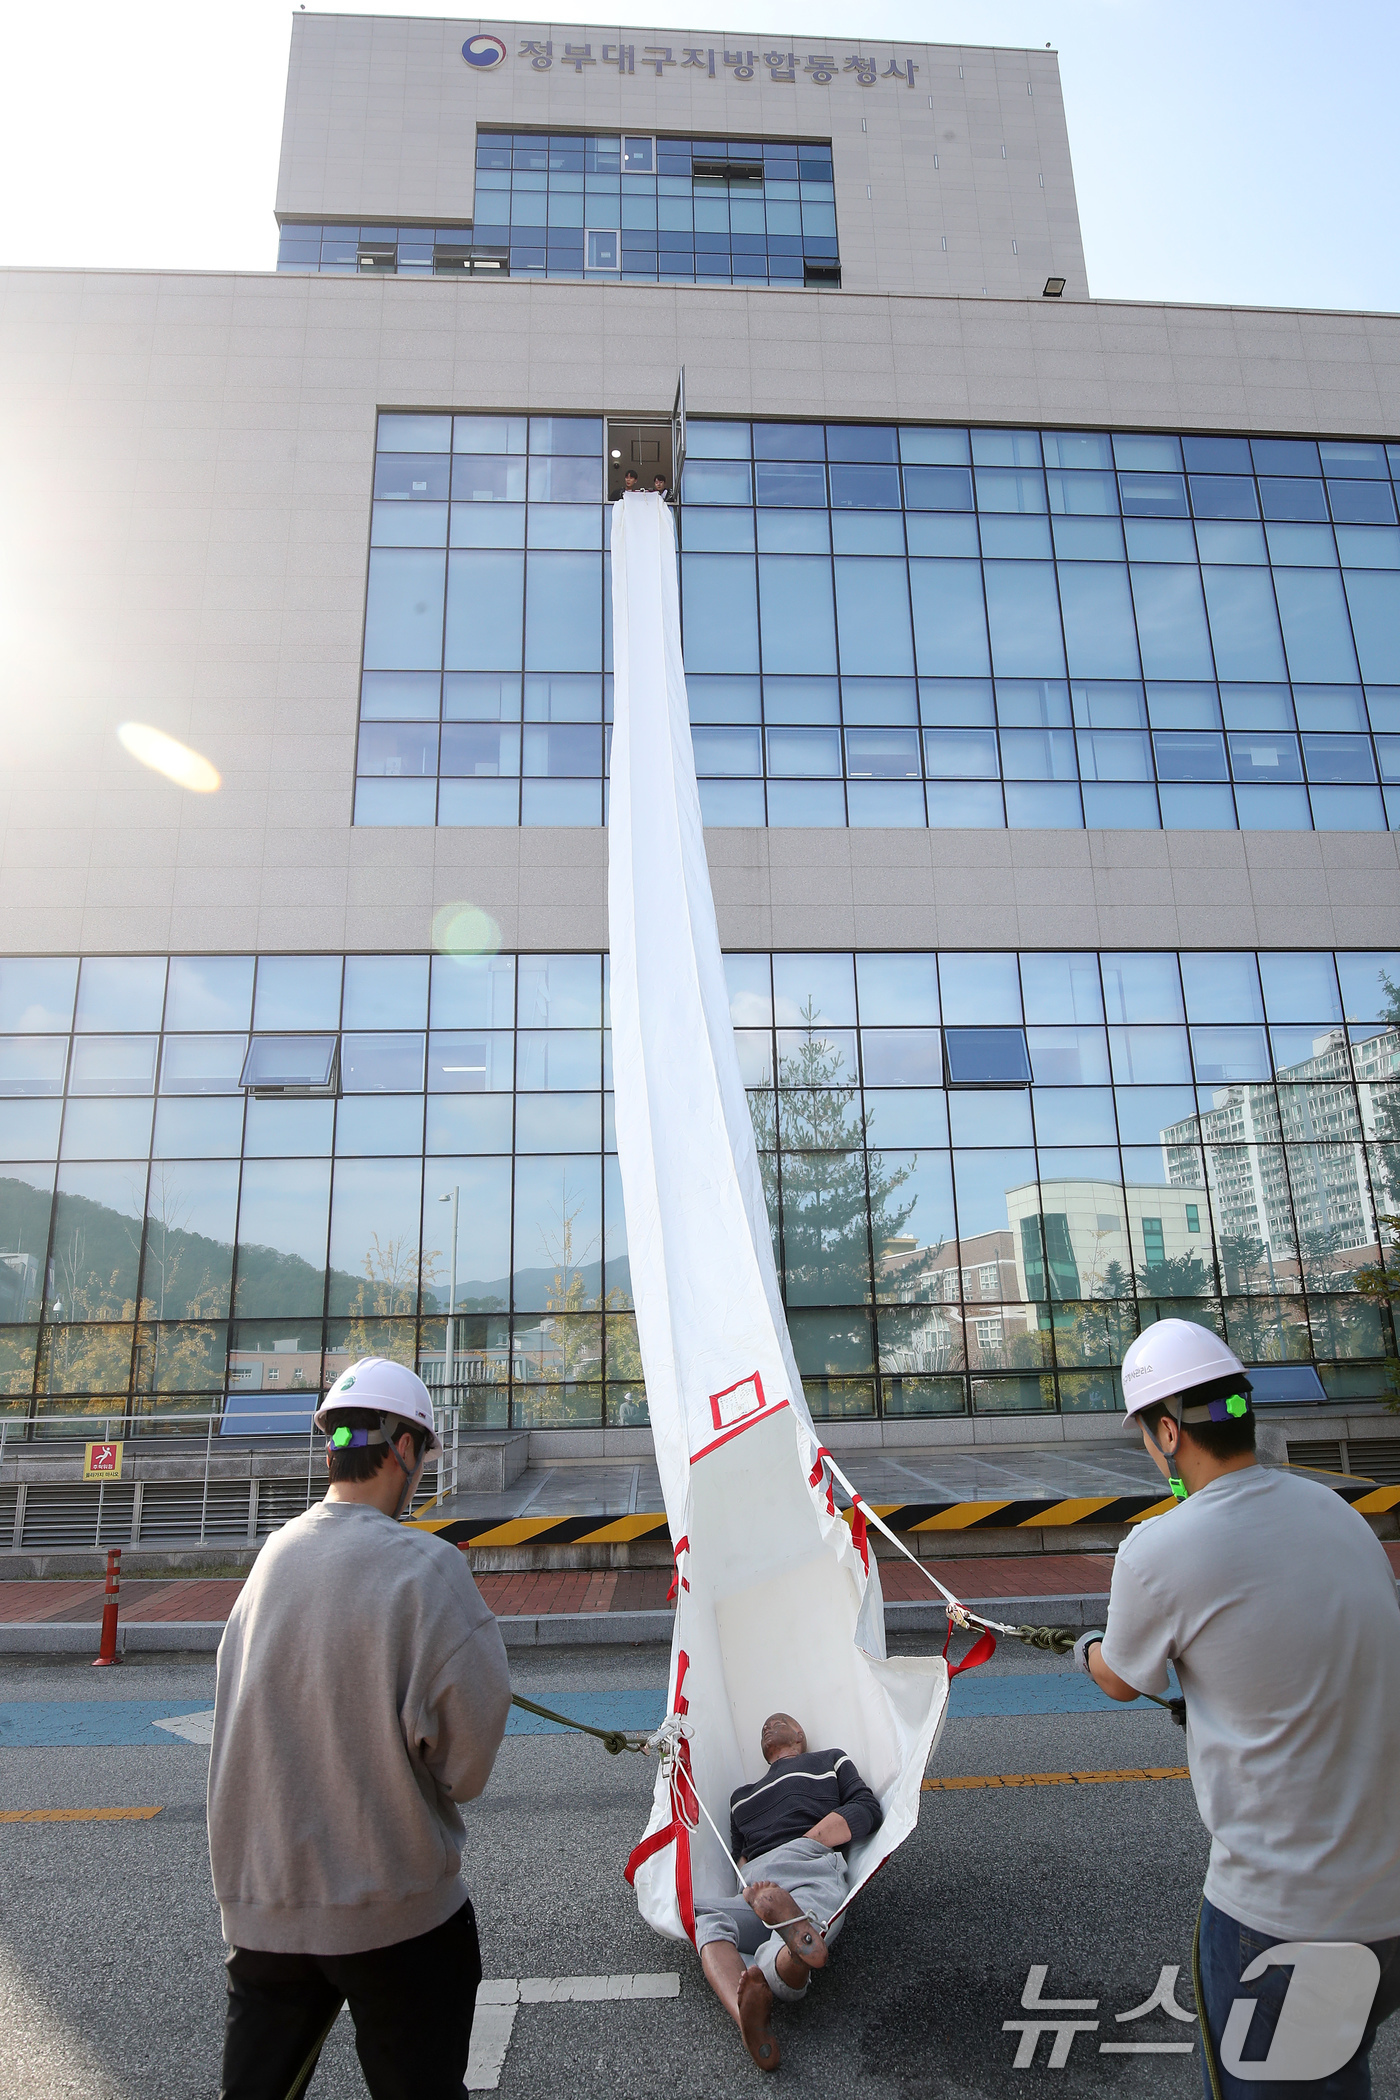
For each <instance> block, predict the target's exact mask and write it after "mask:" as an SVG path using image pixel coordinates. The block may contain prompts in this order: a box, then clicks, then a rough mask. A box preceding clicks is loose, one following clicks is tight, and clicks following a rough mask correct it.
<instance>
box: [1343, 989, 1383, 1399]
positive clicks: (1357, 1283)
mask: <svg viewBox="0 0 1400 2100" xmlns="http://www.w3.org/2000/svg"><path fill="white" fill-rule="evenodd" d="M1387 988H1388V989H1389V988H1390V987H1389V985H1388V981H1387ZM1376 1230H1377V1233H1378V1234H1379V1236H1380V1243H1381V1258H1380V1260H1379V1261H1378V1262H1375V1263H1372V1264H1371V1265H1370V1266H1368V1267H1366V1268H1362V1269H1358V1270H1357V1271H1356V1272H1355V1274H1354V1275H1353V1277H1352V1279H1351V1288H1352V1290H1353V1291H1354V1292H1356V1293H1357V1295H1358V1297H1359V1298H1361V1299H1362V1300H1363V1301H1364V1302H1365V1304H1366V1306H1367V1308H1368V1310H1369V1309H1370V1308H1372V1307H1374V1308H1375V1311H1376V1312H1378V1313H1379V1314H1380V1316H1381V1341H1382V1345H1383V1347H1384V1350H1385V1382H1386V1386H1387V1388H1388V1390H1387V1393H1386V1406H1387V1407H1388V1408H1389V1409H1390V1411H1391V1413H1392V1414H1400V1365H1397V1363H1396V1360H1395V1355H1394V1342H1393V1338H1394V1333H1395V1325H1394V1322H1395V1301H1396V1298H1397V1297H1400V1282H1398V1281H1397V1278H1400V1215H1396V1214H1395V1213H1394V1212H1392V1211H1379V1212H1378V1213H1377V1215H1376ZM1339 1302H1344V1301H1338V1300H1336V1299H1334V1300H1332V1303H1331V1306H1330V1308H1329V1310H1331V1311H1332V1312H1333V1313H1334V1316H1335V1311H1336V1308H1337V1306H1338V1304H1339Z"/></svg>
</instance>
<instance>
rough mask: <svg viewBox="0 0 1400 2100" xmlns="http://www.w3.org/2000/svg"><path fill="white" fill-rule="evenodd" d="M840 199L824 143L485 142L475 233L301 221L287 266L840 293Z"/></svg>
mask: <svg viewBox="0 0 1400 2100" xmlns="http://www.w3.org/2000/svg"><path fill="white" fill-rule="evenodd" d="M835 200H836V192H835V189H834V187H833V183H832V169H831V146H830V143H829V142H828V141H815V140H814V141H810V142H808V141H802V142H799V141H798V140H796V139H713V138H712V139H680V138H649V137H640V138H639V137H623V136H621V135H619V134H618V133H616V132H613V133H611V134H604V135H602V136H598V135H595V134H584V133H581V132H554V133H544V132H538V131H521V132H514V133H512V132H509V131H478V133H477V147H476V219H475V223H474V224H472V223H470V222H465V221H464V222H460V223H459V224H457V225H455V226H454V225H449V226H398V225H392V226H391V225H387V224H379V223H371V224H363V225H362V224H352V223H351V222H349V221H346V220H338V221H334V220H333V221H318V222H316V223H314V224H313V223H311V222H310V221H291V222H289V223H288V224H286V225H284V226H283V227H282V229H281V235H280V240H279V244H278V255H277V267H278V269H279V270H283V271H315V272H317V273H318V274H320V275H323V276H341V277H357V276H365V275H367V274H373V273H383V272H385V271H388V272H390V273H391V274H395V275H398V276H401V277H430V276H434V275H437V276H460V275H462V274H463V272H464V271H466V272H469V273H470V274H471V275H473V276H485V275H496V276H504V275H509V276H512V277H551V278H573V279H575V280H580V281H581V280H582V279H584V278H587V279H588V281H589V282H590V283H595V284H608V283H633V284H696V283H699V284H738V285H749V286H753V285H767V284H773V285H780V286H785V287H788V288H792V287H794V286H797V287H800V286H802V285H804V284H813V285H824V286H827V287H839V285H840V282H841V264H840V256H839V253H838V249H837V240H836V201H835Z"/></svg>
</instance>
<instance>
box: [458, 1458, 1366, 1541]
mask: <svg viewBox="0 0 1400 2100" xmlns="http://www.w3.org/2000/svg"><path fill="white" fill-rule="evenodd" d="M1327 1484H1328V1486H1329V1487H1332V1488H1334V1489H1335V1491H1336V1493H1337V1494H1339V1495H1341V1496H1342V1497H1343V1499H1344V1500H1345V1501H1347V1502H1350V1503H1351V1505H1352V1507H1353V1508H1354V1509H1357V1510H1359V1511H1360V1512H1361V1513H1362V1515H1363V1516H1378V1515H1380V1514H1382V1513H1383V1512H1384V1511H1386V1510H1390V1509H1394V1508H1396V1507H1397V1506H1400V1487H1377V1485H1376V1483H1375V1482H1374V1481H1373V1480H1358V1479H1355V1478H1352V1477H1350V1476H1346V1475H1341V1474H1333V1475H1330V1476H1329V1477H1328V1481H1327ZM866 1506H867V1508H869V1509H871V1510H873V1511H874V1513H875V1515H876V1516H879V1517H883V1518H884V1520H885V1522H886V1523H887V1524H888V1525H889V1527H890V1529H891V1531H899V1532H904V1533H906V1534H914V1535H918V1536H922V1537H928V1536H930V1535H936V1534H937V1533H938V1532H940V1531H1015V1530H1039V1529H1042V1528H1044V1529H1051V1528H1054V1529H1070V1528H1072V1527H1073V1526H1075V1525H1079V1524H1095V1525H1104V1524H1140V1523H1142V1521H1143V1520H1144V1518H1147V1517H1156V1516H1160V1515H1161V1514H1162V1512H1163V1511H1164V1510H1168V1509H1171V1508H1172V1507H1173V1504H1172V1498H1171V1496H1170V1495H1166V1496H1160V1495H1072V1496H1070V1497H1069V1498H1068V1499H1065V1498H1061V1497H1058V1496H1054V1495H1044V1496H1024V1497H1020V1498H1012V1497H1008V1498H1007V1499H1006V1500H1004V1501H995V1502H992V1501H989V1502H871V1503H868V1504H867V1505H866ZM842 1514H843V1515H844V1516H845V1518H846V1520H847V1522H848V1523H849V1521H850V1514H851V1513H850V1511H849V1510H845V1511H843V1512H842ZM418 1521H419V1526H420V1528H421V1529H422V1530H424V1531H435V1532H437V1533H438V1535H439V1536H440V1537H441V1538H443V1539H445V1540H447V1542H448V1543H449V1544H450V1545H453V1546H473V1547H476V1546H628V1545H633V1544H635V1542H636V1541H637V1540H639V1539H657V1540H661V1539H665V1538H667V1537H668V1533H667V1527H666V1518H665V1515H664V1513H663V1512H661V1511H659V1510H658V1511H657V1512H656V1513H655V1514H652V1515H647V1516H632V1517H599V1516H589V1517H507V1518H504V1519H502V1518H498V1517H424V1518H420V1519H419V1520H418Z"/></svg>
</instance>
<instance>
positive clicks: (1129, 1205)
mask: <svg viewBox="0 0 1400 2100" xmlns="http://www.w3.org/2000/svg"><path fill="white" fill-rule="evenodd" d="M727 968H728V973H729V983H730V996H731V1012H732V1016H733V1021H734V1027H735V1031H736V1040H737V1044H738V1050H739V1057H740V1062H741V1066H742V1069H743V1072H744V1077H745V1081H746V1084H747V1085H748V1087H749V1090H750V1091H749V1099H750V1103H751V1107H752V1113H753V1120H754V1128H755V1133H756V1136H757V1139H758V1144H759V1149H760V1156H761V1160H762V1168H763V1176H764V1185H765V1190H766V1193H767V1199H768V1205H769V1213H770V1223H771V1228H772V1233H773V1247H774V1254H775V1258H776V1260H777V1264H778V1270H779V1275H780V1278H781V1280H782V1287H783V1292H784V1297H785V1301H786V1305H787V1309H788V1320H789V1324H790V1327H791V1331H792V1336H793V1342H794V1346H795V1348H796V1352H797V1358H798V1362H799V1365H800V1367H801V1370H802V1373H803V1378H804V1383H805V1386H806V1391H807V1394H808V1398H809V1400H810V1402H811V1404H812V1408H813V1411H814V1413H815V1414H816V1415H818V1416H819V1417H822V1418H831V1417H841V1416H852V1417H870V1416H873V1415H875V1414H877V1413H883V1414H885V1415H899V1416H935V1415H962V1414H966V1413H968V1412H969V1411H972V1412H977V1413H984V1412H1002V1413H1007V1412H1009V1413H1028V1412H1029V1413H1039V1412H1053V1411H1055V1410H1057V1409H1058V1410H1061V1411H1066V1410H1068V1411H1080V1410H1111V1409H1114V1408H1116V1407H1118V1406H1119V1404H1120V1399H1119V1390H1118V1384H1117V1366H1118V1365H1119V1363H1120V1362H1121V1359H1122V1354H1123V1350H1124V1349H1125V1347H1126V1346H1127V1344H1128V1342H1129V1341H1130V1340H1131V1339H1132V1338H1133V1336H1134V1335H1135V1334H1137V1333H1138V1331H1139V1330H1140V1328H1141V1327H1143V1326H1146V1325H1148V1324H1150V1323H1151V1322H1152V1321H1153V1320H1155V1319H1158V1318H1160V1317H1162V1316H1164V1315H1167V1314H1176V1315H1181V1316H1185V1317H1187V1318H1191V1319H1196V1320H1200V1321H1203V1322H1205V1323H1206V1324H1208V1325H1210V1326H1212V1327H1214V1328H1215V1329H1216V1330H1217V1331H1219V1332H1221V1333H1223V1334H1224V1335H1226V1336H1227V1337H1228V1339H1229V1341H1230V1342H1231V1344H1232V1346H1233V1347H1234V1348H1235V1349H1236V1350H1238V1352H1239V1353H1240V1355H1241V1357H1242V1358H1243V1359H1244V1360H1245V1361H1246V1363H1284V1362H1290V1361H1309V1360H1315V1361H1316V1363H1317V1366H1318V1369H1319V1372H1320V1374H1321V1377H1322V1379H1323V1382H1324V1384H1325V1386H1326V1387H1327V1390H1328V1391H1329V1393H1330V1394H1331V1395H1333V1397H1337V1398H1358V1399H1361V1398H1370V1397H1375V1396H1378V1395H1382V1394H1385V1393H1388V1392H1389V1391H1390V1390H1391V1372H1392V1366H1393V1364H1394V1360H1395V1353H1396V1352H1395V1341H1394V1334H1393V1329H1392V1324H1391V1318H1390V1314H1389V1312H1388V1310H1387V1309H1386V1305H1385V1302H1384V1299H1383V1297H1382V1296H1378V1295H1377V1293H1376V1291H1375V1289H1374V1288H1369V1289H1368V1288H1367V1284H1368V1280H1370V1281H1371V1282H1372V1283H1373V1282H1374V1274H1375V1271H1376V1268H1377V1264H1378V1263H1379V1262H1381V1261H1383V1260H1385V1259H1386V1258H1387V1255H1386V1254H1385V1252H1384V1251H1383V1248H1382V1245H1381V1243H1382V1242H1386V1243H1387V1244H1388V1242H1389V1238H1390V1228H1389V1226H1388V1225H1387V1223H1386V1220H1387V1219H1390V1218H1393V1217H1394V1215H1395V1214H1396V1213H1397V1212H1400V954H1375V953H1366V954H1358V953H1340V954H1337V955H1336V956H1334V955H1332V954H1331V953H1327V952H1314V953H1265V954H1261V955H1259V956H1257V957H1256V956H1255V955H1253V954H1251V953H1241V952H1233V951H1232V952H1225V953H1210V954H1204V953H1185V954H1182V955H1181V956H1180V957H1178V956H1176V955H1172V954H1164V953H1159V952H1148V953H1112V954H1109V953H1105V954H1102V955H1098V954H1093V953H1026V954H1022V955H1020V956H1019V957H1018V956H1017V955H1015V954H991V953H940V954H938V955H934V954H910V953H901V954H888V953H862V954H856V955H851V954H848V953H834V954H777V955H771V956H770V955H767V954H741V955H732V956H730V957H729V958H727ZM327 1031H331V1032H337V1033H338V1034H339V1037H340V1045H341V1058H340V1070H341V1086H342V1092H341V1094H340V1097H339V1098H338V1099H313V1098H305V1099H277V1098H257V1097H245V1094H244V1092H243V1091H242V1090H241V1088H240V1084H239V1079H240V1074H241V1072H242V1070H243V1062H244V1056H245V1052H246V1049H247V1045H248V1040H249V1036H250V1033H251V1034H253V1035H284V1034H287V1033H291V1034H315V1033H324V1032H327ZM611 1084H612V1079H611V1058H610V1035H609V1027H608V1008H607V968H606V959H605V958H604V957H602V956H600V955H596V954H593V955H533V954H521V955H516V956H510V955H501V956H490V957H474V958H467V959H458V958H452V957H446V956H436V957H432V958H430V957H428V956H426V955H378V956H376V955H351V956H344V957H342V956H339V955H328V956H305V955H297V956H264V957H262V958H260V959H256V960H255V959H254V958H253V957H251V956H241V957H240V956H205V957H199V956H176V957H173V958H171V959H170V960H169V962H168V963H167V960H166V959H165V958H163V957H154V958H152V957H114V958H102V957H92V958H88V959H87V960H85V961H84V962H83V963H82V964H81V967H80V966H79V964H78V963H77V962H76V961H75V960H73V959H72V958H52V959H40V958H28V959H15V960H12V961H7V962H0V1159H3V1160H4V1161H6V1162H7V1164H4V1165H3V1166H0V1396H3V1397H0V1409H3V1410H4V1413H5V1414H6V1416H7V1417H8V1419H9V1421H10V1423H11V1425H12V1428H14V1427H22V1426H23V1425H24V1424H26V1423H29V1424H32V1426H33V1433H34V1434H36V1435H42V1434H44V1433H45V1430H46V1429H53V1428H60V1429H61V1428H63V1427H64V1426H65V1425H67V1426H68V1427H69V1428H70V1429H71V1423H72V1418H73V1417H74V1416H75V1415H82V1414H84V1413H87V1414H100V1415H111V1414H113V1413H114V1412H116V1413H121V1412H123V1411H127V1410H129V1411H130V1412H132V1413H136V1414H140V1415H142V1416H145V1417H150V1418H154V1419H156V1420H158V1419H159V1418H160V1417H161V1416H163V1415H170V1414H173V1413H179V1412H182V1411H183V1412H189V1411H193V1412H201V1411H205V1410H207V1409H209V1408H211V1407H212V1408H214V1409H224V1410H225V1411H226V1419H227V1421H228V1423H229V1424H230V1426H232V1427H235V1428H236V1427H237V1426H238V1424H239V1422H240V1421H242V1422H247V1421H249V1420H250V1419H252V1420H257V1419H266V1417H267V1416H268V1415H269V1413H270V1412H271V1411H273V1410H274V1408H286V1407H290V1408H292V1409H293V1410H295V1409H297V1408H302V1409H303V1410H304V1411H309V1409H310V1406H311V1405H312V1400H313V1396H314V1395H315V1394H316V1393H317V1392H318V1391H320V1390H321V1389H322V1387H323V1386H324V1385H326V1384H329V1383H330V1382H331V1381H332V1380H333V1379H334V1378H335V1377H336V1376H337V1375H338V1373H339V1372H340V1371H341V1370H343V1369H344V1368H345V1366H346V1365H347V1364H348V1363H349V1362H350V1361H351V1360H352V1359H353V1358H355V1357H356V1356H360V1355H365V1354H378V1355H384V1356H389V1357H392V1358H394V1359H396V1360H399V1361H402V1362H405V1363H411V1364H413V1363H416V1364H417V1365H418V1367H419V1368H420V1370H421V1371H422V1374H423V1376H424V1377H425V1378H426V1379H427V1380H428V1382H429V1384H430V1385H432V1386H434V1387H436V1388H441V1387H442V1386H443V1384H444V1382H445V1378H446V1357H447V1313H448V1307H449V1304H451V1305H452V1306H453V1307H454V1308H455V1329H454V1337H453V1342H454V1346H453V1358H454V1364H455V1380H456V1384H457V1386H458V1389H459V1391H458V1397H459V1399H460V1400H461V1401H462V1402H463V1403H464V1404H465V1405H466V1406H467V1408H468V1411H469V1415H470V1417H471V1418H472V1419H475V1420H476V1421H479V1422H481V1423H487V1424H493V1425H504V1424H506V1423H510V1424H513V1425H517V1426H532V1425H533V1426H547V1425H550V1424H573V1423H586V1424H595V1425H596V1424H600V1423H606V1424H636V1423H642V1422H645V1420H646V1397H645V1389H644V1385H643V1381H642V1369H641V1359H640V1355H639V1352H638V1347H637V1336H636V1326H635V1320H634V1316H633V1310H632V1298H631V1283H630V1272H629V1267H628V1255H627V1231H626V1221H625V1218H624V1215H623V1208H622V1200H621V1192H620V1186H619V1181H618V1174H617V1161H616V1156H615V1142H614V1137H613V1115H612V1094H611ZM454 1220H455V1224H456V1230H457V1240H456V1246H457V1262H456V1269H455V1273H454V1272H453V1270H452V1247H453V1225H454Z"/></svg>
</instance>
